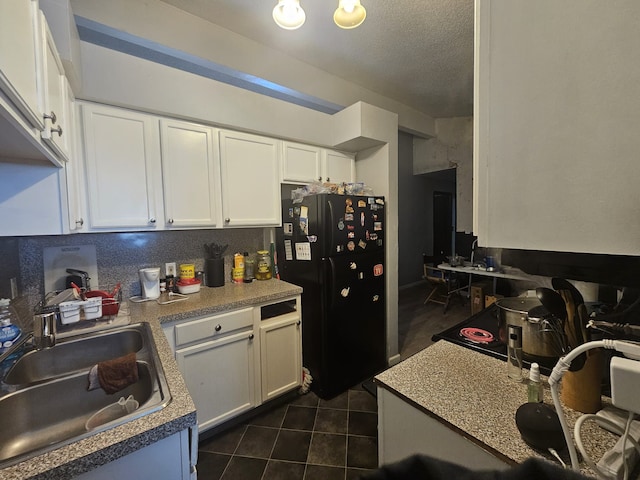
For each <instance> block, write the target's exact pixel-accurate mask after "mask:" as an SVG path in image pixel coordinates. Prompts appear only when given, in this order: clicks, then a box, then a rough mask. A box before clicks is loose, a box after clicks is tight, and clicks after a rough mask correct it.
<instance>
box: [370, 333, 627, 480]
mask: <svg viewBox="0 0 640 480" xmlns="http://www.w3.org/2000/svg"><path fill="white" fill-rule="evenodd" d="M542 379H543V380H544V402H545V403H546V404H548V405H553V400H552V399H551V392H550V390H549V384H548V383H547V379H546V377H544V376H542ZM375 381H376V383H377V384H378V385H379V386H380V387H382V388H385V389H387V390H389V391H391V392H393V393H394V394H396V395H398V396H399V397H401V398H403V399H404V400H406V401H407V402H408V403H409V404H411V405H413V406H414V407H416V408H418V409H420V410H422V411H423V412H425V413H426V414H428V415H430V416H432V417H434V418H436V419H438V420H440V421H441V422H442V423H444V424H446V425H448V426H449V427H450V428H451V429H453V430H454V431H456V432H457V433H460V435H463V436H465V437H467V438H468V439H470V440H471V441H473V442H474V443H476V444H478V445H479V446H481V447H482V448H484V449H485V450H487V451H489V452H491V453H493V454H494V455H496V456H497V457H499V458H501V459H503V460H504V461H505V462H507V463H512V464H516V463H520V462H523V461H524V460H525V459H527V458H528V457H531V456H538V457H540V456H543V457H545V458H548V459H552V457H551V455H541V454H540V453H538V452H536V451H535V450H533V449H532V448H530V447H529V446H528V445H527V444H526V443H524V441H523V440H522V438H521V437H520V432H519V431H518V428H517V426H516V423H515V413H516V410H517V409H518V407H519V406H520V405H522V404H523V403H525V402H526V401H527V385H526V383H517V382H514V381H512V380H510V379H509V378H508V377H507V371H506V363H505V362H504V361H502V360H499V359H496V358H493V357H490V356H487V355H483V354H481V353H478V352H475V351H472V350H469V349H466V348H463V347H461V346H458V345H454V344H453V343H450V342H446V341H439V342H436V343H435V344H433V345H431V346H429V347H427V348H425V349H424V350H422V351H421V352H418V353H417V354H415V355H413V356H412V357H410V358H408V359H406V360H404V361H403V362H401V363H399V364H397V365H395V366H393V367H391V368H389V369H388V370H386V371H384V372H382V373H380V374H379V375H377V376H376V377H375ZM564 410H565V413H566V415H567V419H568V421H569V424H570V426H571V428H572V429H573V424H574V423H575V421H576V419H577V418H578V417H579V416H580V415H582V414H581V413H580V412H576V411H573V410H571V409H568V408H565V409H564ZM583 432H584V433H583V441H584V443H585V447H586V448H587V452H589V453H590V454H591V455H592V457H594V458H596V459H598V458H600V456H601V455H602V454H603V453H604V452H605V451H606V450H608V449H609V448H611V447H613V445H614V443H615V439H616V437H615V436H613V435H611V434H609V433H607V432H605V431H604V430H601V429H599V428H598V427H597V426H595V425H594V424H593V423H592V422H586V423H585V426H584V428H583ZM562 456H563V457H564V460H565V461H568V460H569V459H568V454H567V452H566V451H565V452H564V453H563V455H562ZM583 473H586V474H590V475H592V474H593V472H591V471H590V470H588V468H587V467H586V466H585V467H584V469H583Z"/></svg>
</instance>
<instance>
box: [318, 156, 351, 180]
mask: <svg viewBox="0 0 640 480" xmlns="http://www.w3.org/2000/svg"><path fill="white" fill-rule="evenodd" d="M355 170H356V167H355V159H354V158H353V156H352V155H349V154H346V153H342V152H336V151H333V150H325V151H324V159H323V171H322V180H323V181H325V182H331V183H342V182H344V183H351V182H353V181H355V177H356V174H355Z"/></svg>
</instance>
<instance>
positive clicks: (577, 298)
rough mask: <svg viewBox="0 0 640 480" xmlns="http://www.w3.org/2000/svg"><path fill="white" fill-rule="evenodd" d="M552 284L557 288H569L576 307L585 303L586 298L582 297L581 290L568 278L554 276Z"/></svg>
mask: <svg viewBox="0 0 640 480" xmlns="http://www.w3.org/2000/svg"><path fill="white" fill-rule="evenodd" d="M551 285H552V286H553V288H554V289H556V290H568V291H569V293H570V294H571V298H572V299H573V303H574V305H575V306H576V307H577V306H578V305H582V304H583V303H584V298H582V294H581V293H580V291H579V290H578V289H577V288H576V287H575V286H574V285H573V284H572V283H571V282H569V281H568V280H565V279H564V278H558V277H554V278H552V279H551Z"/></svg>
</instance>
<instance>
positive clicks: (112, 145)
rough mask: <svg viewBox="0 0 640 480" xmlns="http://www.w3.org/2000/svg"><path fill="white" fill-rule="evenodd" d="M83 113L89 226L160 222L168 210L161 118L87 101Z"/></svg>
mask: <svg viewBox="0 0 640 480" xmlns="http://www.w3.org/2000/svg"><path fill="white" fill-rule="evenodd" d="M82 117H83V118H82V121H83V132H84V154H85V169H86V178H87V197H88V207H89V212H88V213H89V222H90V227H91V228H97V229H99V228H111V229H119V228H125V229H126V228H143V229H155V228H157V221H156V219H157V218H158V217H159V216H161V215H162V214H163V212H162V173H161V162H160V138H159V128H158V121H157V120H156V119H155V118H154V117H151V116H149V115H144V114H139V113H135V112H131V111H129V110H124V109H119V108H112V107H104V106H100V105H83V107H82ZM160 218H162V217H160Z"/></svg>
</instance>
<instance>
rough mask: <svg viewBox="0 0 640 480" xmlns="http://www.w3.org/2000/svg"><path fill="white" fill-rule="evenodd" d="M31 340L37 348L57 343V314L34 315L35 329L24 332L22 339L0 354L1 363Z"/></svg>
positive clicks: (40, 348)
mask: <svg viewBox="0 0 640 480" xmlns="http://www.w3.org/2000/svg"><path fill="white" fill-rule="evenodd" d="M29 340H31V344H32V345H33V346H34V348H35V349H36V350H42V349H44V348H49V347H53V346H54V345H55V344H56V314H55V312H51V313H38V314H36V315H34V316H33V330H32V331H30V332H23V333H22V335H21V336H20V339H19V340H18V341H17V342H15V343H14V344H13V345H11V346H10V347H9V348H8V349H7V350H5V351H4V352H2V354H0V363H2V362H4V360H5V359H7V358H9V357H10V356H11V355H13V354H14V353H15V352H17V351H18V349H20V348H22V347H23V346H24V345H25V344H26V343H27V342H28V341H29Z"/></svg>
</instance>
